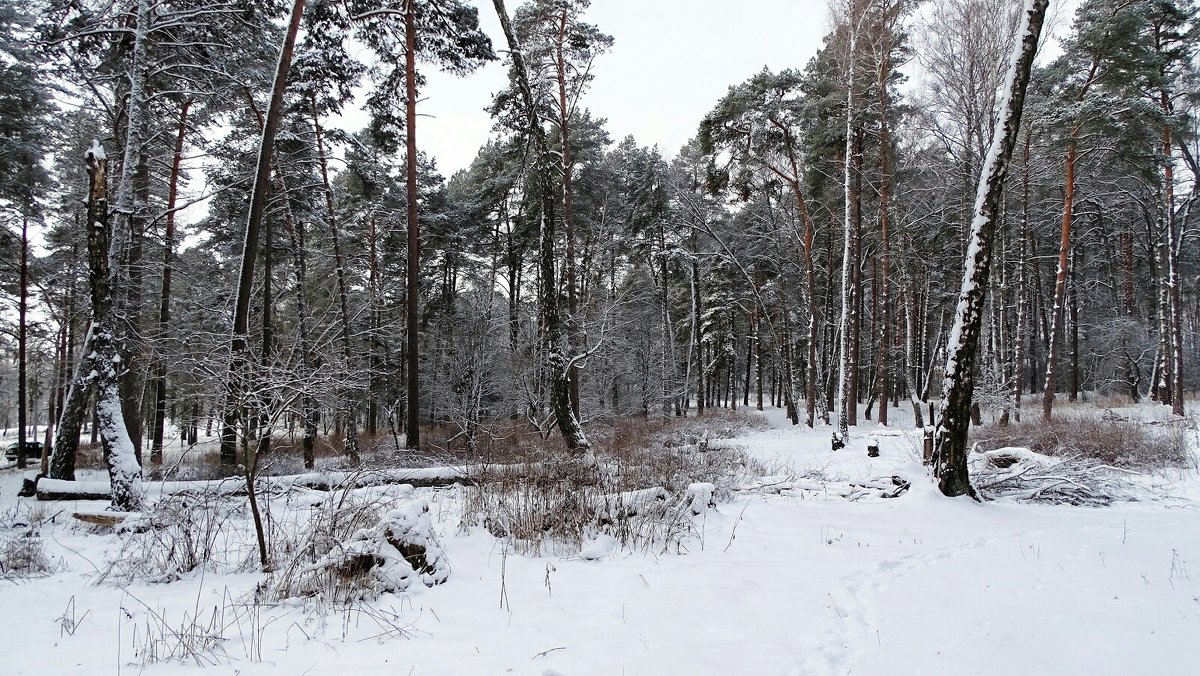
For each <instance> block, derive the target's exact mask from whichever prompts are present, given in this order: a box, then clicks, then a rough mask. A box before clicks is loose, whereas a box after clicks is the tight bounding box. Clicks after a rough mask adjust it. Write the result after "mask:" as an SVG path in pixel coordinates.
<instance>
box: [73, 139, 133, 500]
mask: <svg viewBox="0 0 1200 676" xmlns="http://www.w3.org/2000/svg"><path fill="white" fill-rule="evenodd" d="M86 160H87V168H88V180H89V187H88V221H87V222H88V233H87V235H88V271H89V277H90V282H91V287H92V330H91V335H90V340H89V341H88V343H89V344H90V345H91V348H92V350H93V351H94V354H95V358H94V362H93V365H94V368H95V371H94V375H93V377H94V378H95V382H96V416H97V419H98V423H99V424H98V427H99V430H100V442H101V445H102V447H103V452H104V460H105V464H106V465H107V466H108V476H109V482H110V484H111V486H112V506H113V509H115V510H117V511H122V512H127V511H133V510H136V509H138V508H139V507H140V506H141V502H142V484H141V480H142V478H141V468H140V467H139V466H138V463H137V456H136V454H135V453H134V447H133V442H132V441H131V440H130V438H129V432H128V430H126V428H125V420H124V417H123V416H122V413H121V394H120V390H119V386H118V380H119V374H118V370H117V369H118V368H119V365H120V357H119V355H118V353H117V343H116V339H115V337H116V323H117V322H116V317H114V316H113V293H112V286H111V283H112V276H111V268H112V266H113V264H114V263H116V260H114V259H115V257H111V256H110V246H111V242H110V241H109V238H110V237H111V236H112V232H111V230H110V228H109V224H108V216H109V214H108V198H107V187H108V186H107V176H106V171H107V168H108V162H107V160H106V159H105V155H104V151H103V150H102V149H101V148H100V144H99V143H98V142H93V145H92V148H91V150H89V151H88V154H87V157H86Z"/></svg>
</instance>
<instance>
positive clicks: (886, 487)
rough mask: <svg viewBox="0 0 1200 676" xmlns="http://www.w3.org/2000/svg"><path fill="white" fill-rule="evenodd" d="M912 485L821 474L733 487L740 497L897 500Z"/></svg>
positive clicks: (762, 479)
mask: <svg viewBox="0 0 1200 676" xmlns="http://www.w3.org/2000/svg"><path fill="white" fill-rule="evenodd" d="M910 486H911V484H910V482H909V481H908V480H907V479H905V478H904V477H899V476H885V477H878V478H874V479H869V480H866V481H844V480H837V479H830V478H828V477H825V476H824V475H821V474H819V473H808V474H805V475H803V476H790V475H773V476H763V477H759V478H757V479H755V480H753V481H749V482H747V483H744V484H741V485H739V486H735V487H734V489H733V490H734V491H737V492H739V493H765V494H768V495H784V496H793V497H804V498H836V499H843V500H850V501H855V500H861V499H863V498H896V497H900V496H901V495H904V494H905V493H907V492H908V489H909V487H910Z"/></svg>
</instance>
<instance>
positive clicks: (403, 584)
mask: <svg viewBox="0 0 1200 676" xmlns="http://www.w3.org/2000/svg"><path fill="white" fill-rule="evenodd" d="M362 517H363V512H360V513H359V514H357V515H355V516H354V519H355V520H361V518H362ZM326 544H327V545H328V547H329V548H328V550H327V551H326V552H325V553H324V554H323V555H321V556H319V558H317V559H316V560H315V561H313V562H311V563H307V564H306V563H304V561H303V558H297V559H295V560H293V562H292V563H291V564H290V565H289V566H288V567H287V568H285V569H284V570H283V571H281V573H280V574H279V575H277V576H276V577H275V578H274V580H273V584H272V594H273V596H275V597H277V598H294V597H301V598H319V599H321V600H328V601H332V602H334V603H348V602H352V601H359V600H366V599H373V598H376V597H378V596H379V595H380V594H384V593H389V592H391V593H398V592H404V591H408V590H410V589H413V588H415V587H417V586H425V587H432V586H434V585H437V584H441V583H443V582H445V581H446V580H447V579H448V578H449V577H450V563H449V561H448V560H447V558H446V554H445V552H444V551H443V550H442V546H441V544H440V543H439V542H438V538H437V534H436V532H435V531H434V528H433V522H432V519H431V518H430V515H429V505H428V504H427V503H426V502H424V501H416V500H413V501H410V502H408V503H407V504H405V505H403V506H401V507H399V508H396V509H392V510H390V511H388V512H386V513H385V514H383V515H382V516H381V517H380V518H379V519H378V521H377V523H375V524H374V525H372V526H370V527H366V528H360V529H358V530H356V531H354V532H353V533H351V534H350V536H349V537H347V538H346V539H345V540H342V541H332V542H327V543H326ZM305 553H307V554H308V555H310V556H311V555H313V554H314V553H315V550H313V549H311V548H309V549H307V550H306V551H305Z"/></svg>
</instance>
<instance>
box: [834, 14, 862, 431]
mask: <svg viewBox="0 0 1200 676" xmlns="http://www.w3.org/2000/svg"><path fill="white" fill-rule="evenodd" d="M856 5H857V3H856V2H854V0H851V2H850V13H849V16H847V20H846V21H847V23H846V25H847V27H848V28H849V31H850V49H849V51H848V53H847V56H846V59H847V63H848V66H847V74H846V149H845V152H844V154H843V155H842V167H843V172H842V180H843V191H844V195H845V199H846V203H845V209H844V210H843V212H844V218H843V220H842V237H843V247H842V315H841V320H840V321H839V322H838V335H839V340H838V431H839V432H840V433H841V435H842V438H843V439H844V438H846V437H847V436H849V434H850V418H849V414H850V407H851V403H850V398H851V397H855V396H857V394H856V393H855V392H853V391H851V388H852V386H853V381H854V379H853V378H852V377H851V375H850V372H851V371H852V370H853V369H855V368H857V366H858V365H857V364H854V363H852V361H851V354H850V352H851V344H850V332H851V331H852V330H853V328H852V327H851V325H850V324H851V322H850V319H851V317H850V314H851V312H852V308H851V304H852V303H853V302H854V298H853V288H852V287H853V278H852V276H851V275H852V267H851V266H853V265H856V264H857V261H856V260H854V258H855V257H856V256H857V254H856V252H855V246H854V234H855V233H854V219H853V216H852V214H851V213H850V203H851V199H852V195H851V192H852V190H853V187H852V186H853V181H852V180H851V172H852V169H851V156H852V155H853V154H854V134H853V128H852V127H853V123H854V63H855V57H856V56H857V51H858V27H857V26H856V25H855V16H854V9H855V7H856Z"/></svg>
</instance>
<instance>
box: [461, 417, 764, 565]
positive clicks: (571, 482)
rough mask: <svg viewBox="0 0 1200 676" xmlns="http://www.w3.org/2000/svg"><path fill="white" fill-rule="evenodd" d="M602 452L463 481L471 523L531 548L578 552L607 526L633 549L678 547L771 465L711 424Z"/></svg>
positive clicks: (520, 549) (517, 547)
mask: <svg viewBox="0 0 1200 676" xmlns="http://www.w3.org/2000/svg"><path fill="white" fill-rule="evenodd" d="M718 440H720V441H718ZM597 455H598V457H597V461H596V463H595V464H589V463H586V462H583V461H550V462H542V463H537V464H531V465H521V466H510V467H490V468H486V470H484V471H481V472H480V474H479V475H478V477H477V479H478V481H477V485H475V486H470V487H465V488H464V489H463V491H464V493H463V495H464V502H463V518H462V525H463V527H464V528H469V527H472V526H476V525H479V526H483V527H484V528H486V529H487V530H488V531H489V532H491V533H492V534H493V535H495V536H496V537H499V538H502V539H505V540H506V541H508V543H509V544H510V545H511V546H512V548H513V550H514V551H516V552H517V553H521V554H555V555H571V554H575V553H578V552H579V551H580V549H581V548H582V547H585V546H586V545H587V543H589V542H593V541H595V540H596V539H597V538H598V537H599V536H605V537H606V538H612V541H613V542H615V544H616V546H619V547H621V548H624V549H627V550H640V551H654V552H662V551H669V550H672V549H679V548H680V547H681V546H682V544H683V542H684V541H685V540H687V539H688V538H689V537H691V536H693V535H695V534H696V528H695V524H694V518H695V517H696V516H697V515H698V514H700V513H702V512H703V509H707V506H708V505H709V504H716V503H717V502H719V501H721V500H725V499H728V498H729V496H730V495H731V494H732V492H733V488H734V487H735V486H737V485H738V484H740V483H743V482H745V481H747V480H748V479H749V477H751V476H757V475H760V474H762V472H763V470H762V468H761V467H759V466H758V465H757V463H755V462H754V461H752V460H751V459H750V458H749V456H748V455H747V454H746V452H745V450H744V449H742V448H740V447H738V446H736V445H735V444H733V443H729V442H727V441H726V440H725V439H724V438H723V437H722V436H719V435H718V434H711V433H710V434H708V435H705V434H704V433H703V431H702V430H699V431H697V432H696V433H694V434H692V433H688V434H686V435H680V434H676V433H675V431H672V430H667V431H664V433H662V434H661V435H659V436H658V437H657V438H654V439H649V440H647V443H644V444H643V445H641V446H639V447H633V446H623V447H621V448H619V450H609V451H608V452H605V450H604V449H600V452H599V453H598V454H597ZM700 505H703V508H701V507H700Z"/></svg>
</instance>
